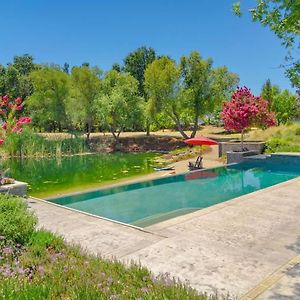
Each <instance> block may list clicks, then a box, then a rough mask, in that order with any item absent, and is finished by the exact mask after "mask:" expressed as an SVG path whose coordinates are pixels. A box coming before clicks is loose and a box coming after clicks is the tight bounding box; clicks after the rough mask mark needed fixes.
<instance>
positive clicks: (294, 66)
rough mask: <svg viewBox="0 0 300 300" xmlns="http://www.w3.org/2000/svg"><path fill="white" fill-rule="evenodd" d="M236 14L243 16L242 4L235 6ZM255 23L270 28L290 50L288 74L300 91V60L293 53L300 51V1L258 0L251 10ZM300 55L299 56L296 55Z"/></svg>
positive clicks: (238, 3)
mask: <svg viewBox="0 0 300 300" xmlns="http://www.w3.org/2000/svg"><path fill="white" fill-rule="evenodd" d="M233 10H234V12H235V13H236V14H237V15H238V16H241V7H240V2H237V3H235V4H234V5H233ZM250 13H251V15H252V19H253V21H254V22H260V23H261V24H262V25H263V26H267V27H269V28H270V29H271V30H272V31H273V32H274V33H275V34H276V36H277V37H278V38H279V39H281V41H282V44H283V45H284V46H285V47H286V48H287V49H288V55H287V60H288V65H287V66H285V68H286V74H287V76H288V77H289V78H290V80H291V82H292V84H293V85H294V86H296V87H297V88H298V90H299V89H300V60H299V59H298V58H297V57H293V56H294V55H293V54H292V52H293V51H294V50H296V49H300V41H299V35H300V24H299V20H300V1H299V0H258V1H257V5H256V7H255V8H252V9H250ZM296 55H298V54H296Z"/></svg>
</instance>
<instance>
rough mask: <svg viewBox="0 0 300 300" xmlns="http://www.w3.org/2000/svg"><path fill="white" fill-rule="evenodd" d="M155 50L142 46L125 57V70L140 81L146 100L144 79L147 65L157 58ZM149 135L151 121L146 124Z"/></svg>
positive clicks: (140, 92) (140, 90)
mask: <svg viewBox="0 0 300 300" xmlns="http://www.w3.org/2000/svg"><path fill="white" fill-rule="evenodd" d="M155 56H156V54H155V50H154V49H153V48H147V47H140V48H138V49H136V50H135V51H133V52H131V53H129V54H128V55H127V56H126V58H125V59H124V71H125V72H128V73H130V74H131V75H132V76H133V77H134V78H135V79H136V80H137V81H138V92H139V95H140V96H141V97H143V98H144V101H145V102H146V101H147V98H146V93H145V88H144V81H145V70H146V68H147V66H148V65H149V64H150V63H152V62H153V61H154V59H155ZM146 127H147V128H146V131H147V135H149V133H150V123H149V121H147V124H146Z"/></svg>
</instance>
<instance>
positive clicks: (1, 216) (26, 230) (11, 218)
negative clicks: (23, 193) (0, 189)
mask: <svg viewBox="0 0 300 300" xmlns="http://www.w3.org/2000/svg"><path fill="white" fill-rule="evenodd" d="M36 223H37V218H36V217H35V216H34V215H33V213H31V212H29V211H28V210H27V204H26V202H25V201H24V200H22V199H21V198H17V197H13V196H9V195H2V194H0V235H1V236H2V237H5V239H6V240H7V241H11V242H13V243H19V244H26V243H27V242H28V241H29V240H30V238H31V236H32V234H33V232H34V229H35V225H36Z"/></svg>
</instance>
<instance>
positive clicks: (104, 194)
mask: <svg viewBox="0 0 300 300" xmlns="http://www.w3.org/2000/svg"><path fill="white" fill-rule="evenodd" d="M298 176H300V157H297V156H280V155H274V156H272V157H270V158H267V159H259V160H251V161H248V162H245V163H241V164H236V165H231V166H225V167H220V168H215V169H209V170H201V171H196V172H191V173H188V174H184V175H176V176H170V177H167V178H163V179H157V180H151V181H146V182H141V183H136V184H130V185H123V186H119V187H115V188H110V189H104V190H98V191H94V192H89V193H82V194H77V195H72V196H66V197H60V198H56V199H52V200H51V201H53V202H55V203H57V204H60V205H64V206H67V207H70V208H73V209H77V210H80V211H83V212H87V213H91V214H94V215H97V216H102V217H105V218H108V219H112V220H116V221H120V222H123V223H127V224H132V225H136V226H140V227H145V226H149V225H151V224H154V223H157V222H160V221H162V220H166V219H169V218H173V217H175V216H178V215H182V214H186V213H189V212H192V211H195V210H199V209H202V208H205V207H209V206H212V205H214V204H217V203H220V202H224V201H226V200H229V199H233V198H235V197H238V196H241V195H245V194H248V193H251V192H254V191H257V190H260V189H263V188H266V187H269V186H272V185H275V184H278V183H281V182H284V181H287V180H290V179H293V178H296V177H298Z"/></svg>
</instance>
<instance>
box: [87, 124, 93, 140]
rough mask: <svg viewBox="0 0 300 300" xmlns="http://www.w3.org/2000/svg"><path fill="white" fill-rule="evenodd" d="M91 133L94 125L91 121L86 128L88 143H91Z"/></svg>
mask: <svg viewBox="0 0 300 300" xmlns="http://www.w3.org/2000/svg"><path fill="white" fill-rule="evenodd" d="M91 131H92V123H91V121H88V122H87V128H86V140H87V142H89V141H90V135H91Z"/></svg>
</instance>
